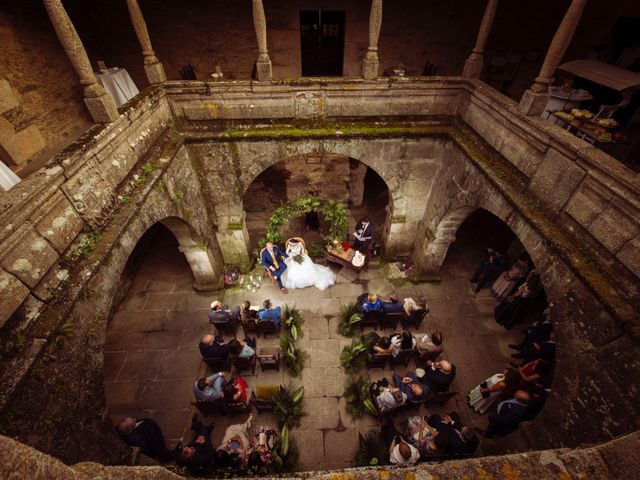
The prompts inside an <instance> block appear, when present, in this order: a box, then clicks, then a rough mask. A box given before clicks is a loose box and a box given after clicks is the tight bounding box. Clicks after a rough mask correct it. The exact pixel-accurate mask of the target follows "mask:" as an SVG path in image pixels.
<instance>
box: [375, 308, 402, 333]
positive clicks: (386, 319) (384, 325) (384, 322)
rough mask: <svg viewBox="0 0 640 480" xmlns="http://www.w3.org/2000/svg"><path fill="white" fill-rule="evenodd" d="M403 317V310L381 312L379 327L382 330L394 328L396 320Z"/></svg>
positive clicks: (396, 324) (396, 325) (396, 323)
mask: <svg viewBox="0 0 640 480" xmlns="http://www.w3.org/2000/svg"><path fill="white" fill-rule="evenodd" d="M404 317H405V314H404V311H401V312H397V313H387V312H382V315H380V328H381V329H382V330H387V329H392V330H395V329H396V328H397V327H398V322H399V321H400V320H402V319H403V318H404Z"/></svg>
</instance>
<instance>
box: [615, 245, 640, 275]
mask: <svg viewBox="0 0 640 480" xmlns="http://www.w3.org/2000/svg"><path fill="white" fill-rule="evenodd" d="M617 257H618V258H619V259H620V261H621V262H622V263H624V264H625V266H626V267H627V268H628V269H629V270H631V271H632V272H633V273H635V274H636V276H638V277H640V238H634V239H633V240H630V241H629V242H627V243H626V244H625V245H623V247H622V248H621V249H620V251H618V253H617Z"/></svg>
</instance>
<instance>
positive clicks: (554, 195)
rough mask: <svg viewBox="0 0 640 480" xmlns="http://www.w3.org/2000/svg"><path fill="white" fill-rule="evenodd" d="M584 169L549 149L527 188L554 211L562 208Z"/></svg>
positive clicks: (582, 176) (575, 187) (576, 186)
mask: <svg viewBox="0 0 640 480" xmlns="http://www.w3.org/2000/svg"><path fill="white" fill-rule="evenodd" d="M585 174H586V173H585V171H584V170H582V169H581V168H579V167H578V166H576V164H575V162H573V161H571V160H570V159H568V158H567V157H565V156H564V155H561V154H560V153H558V152H557V151H555V150H550V151H549V152H548V153H547V155H546V156H545V159H544V160H543V162H542V164H541V165H540V167H539V168H538V171H537V172H536V173H535V174H534V176H533V178H532V179H531V183H530V185H529V190H530V191H531V192H532V193H533V194H534V195H536V196H537V197H538V198H539V199H540V200H542V201H543V202H544V203H546V204H548V205H549V206H551V208H553V209H554V210H556V211H559V210H561V209H562V207H563V206H564V205H565V204H566V203H567V201H568V200H569V198H571V197H572V196H573V194H574V192H575V191H576V189H577V188H578V186H579V185H580V182H581V181H582V179H583V178H584V176H585Z"/></svg>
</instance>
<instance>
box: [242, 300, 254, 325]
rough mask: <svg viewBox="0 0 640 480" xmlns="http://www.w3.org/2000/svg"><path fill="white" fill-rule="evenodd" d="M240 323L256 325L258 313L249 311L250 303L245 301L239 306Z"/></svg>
mask: <svg viewBox="0 0 640 480" xmlns="http://www.w3.org/2000/svg"><path fill="white" fill-rule="evenodd" d="M239 318H240V321H241V322H242V323H251V322H253V323H258V311H257V310H252V309H251V302H249V300H245V301H244V302H242V303H241V304H240V317H239Z"/></svg>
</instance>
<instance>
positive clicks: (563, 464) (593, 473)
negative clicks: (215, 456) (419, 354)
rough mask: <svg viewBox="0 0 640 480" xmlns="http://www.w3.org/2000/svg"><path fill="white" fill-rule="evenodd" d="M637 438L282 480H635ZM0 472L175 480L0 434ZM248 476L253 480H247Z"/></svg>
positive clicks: (87, 479)
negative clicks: (76, 459)
mask: <svg viewBox="0 0 640 480" xmlns="http://www.w3.org/2000/svg"><path fill="white" fill-rule="evenodd" d="M639 437H640V435H639V434H638V433H634V434H632V435H628V436H625V437H621V438H619V439H616V440H614V441H611V442H607V443H603V444H600V445H597V446H594V447H591V448H581V449H575V450H567V449H558V450H545V451H540V452H529V453H522V454H517V455H504V456H495V457H484V458H472V459H467V460H461V461H454V462H443V463H420V464H417V465H414V466H409V467H393V466H390V467H378V468H350V469H347V470H344V471H340V472H336V471H334V472H301V473H296V474H295V477H287V476H283V477H282V478H285V479H287V478H291V479H293V478H295V479H304V480H311V479H318V480H378V479H389V480H402V479H407V478H418V479H425V480H430V479H436V478H442V479H455V478H517V479H521V480H554V479H558V478H561V479H565V478H566V479H568V478H603V479H604V478H612V479H613V478H617V479H620V478H634V477H635V474H636V472H637V469H638V465H639V464H640V458H639V456H638V447H640V438H639ZM0 460H1V462H0V474H2V475H3V476H4V477H7V478H12V476H15V478H30V479H33V480H41V479H42V480H44V479H49V478H56V479H59V480H91V479H101V480H102V479H109V480H116V479H132V480H146V479H153V480H165V479H166V480H174V479H175V480H178V479H180V478H184V477H181V476H178V475H175V474H174V473H172V472H170V471H169V470H167V469H165V468H162V467H106V466H103V465H99V464H96V463H89V462H86V463H79V464H76V465H72V466H67V465H65V464H63V463H62V462H60V461H59V460H57V459H55V458H52V457H50V456H48V455H45V454H43V453H41V452H38V451H37V450H35V449H33V448H30V447H28V446H25V445H23V444H21V443H19V442H16V441H15V440H12V439H10V438H7V437H4V436H0ZM251 478H253V477H251Z"/></svg>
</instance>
